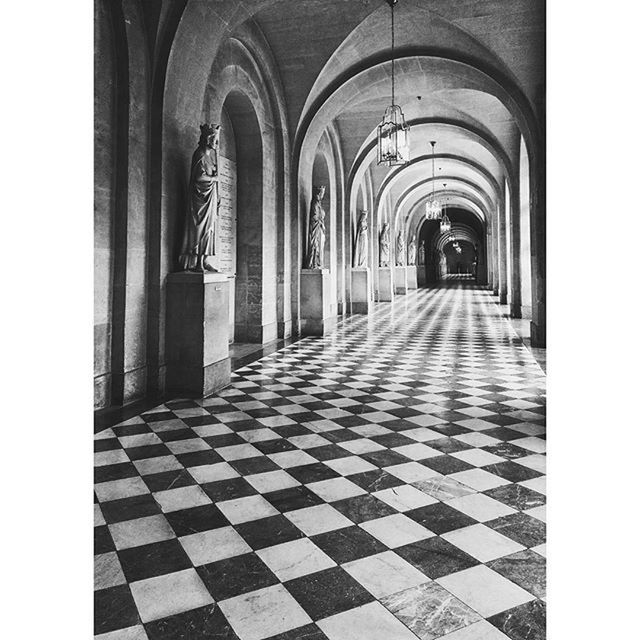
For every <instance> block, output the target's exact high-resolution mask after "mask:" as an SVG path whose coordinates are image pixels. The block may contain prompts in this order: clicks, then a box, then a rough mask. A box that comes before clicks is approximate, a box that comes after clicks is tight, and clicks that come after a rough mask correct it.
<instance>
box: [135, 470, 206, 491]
mask: <svg viewBox="0 0 640 640" xmlns="http://www.w3.org/2000/svg"><path fill="white" fill-rule="evenodd" d="M143 480H144V482H145V484H146V485H147V487H149V491H152V492H154V493H155V492H157V491H167V490H168V489H178V488H179V487H189V486H191V485H194V484H196V481H195V480H194V479H193V478H192V477H191V475H190V474H189V472H188V471H187V470H186V469H174V470H173V471H164V472H162V473H152V474H151V475H148V476H144V477H143Z"/></svg>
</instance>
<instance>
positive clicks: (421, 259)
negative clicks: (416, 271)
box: [418, 240, 426, 264]
mask: <svg viewBox="0 0 640 640" xmlns="http://www.w3.org/2000/svg"><path fill="white" fill-rule="evenodd" d="M425 258H426V256H425V249H424V240H423V241H422V242H421V243H420V248H419V249H418V264H424V263H425Z"/></svg>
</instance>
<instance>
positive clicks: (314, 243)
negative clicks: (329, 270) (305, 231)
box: [305, 185, 325, 269]
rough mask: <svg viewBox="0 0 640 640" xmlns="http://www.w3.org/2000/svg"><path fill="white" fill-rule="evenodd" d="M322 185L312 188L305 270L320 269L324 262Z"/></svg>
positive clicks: (323, 188)
mask: <svg viewBox="0 0 640 640" xmlns="http://www.w3.org/2000/svg"><path fill="white" fill-rule="evenodd" d="M324 190H325V187H324V185H322V186H320V187H314V188H313V200H312V202H311V211H310V213H309V240H308V242H307V259H306V261H305V265H306V268H307V269H322V265H323V262H324V242H325V232H324V215H325V214H324V209H323V208H322V198H324Z"/></svg>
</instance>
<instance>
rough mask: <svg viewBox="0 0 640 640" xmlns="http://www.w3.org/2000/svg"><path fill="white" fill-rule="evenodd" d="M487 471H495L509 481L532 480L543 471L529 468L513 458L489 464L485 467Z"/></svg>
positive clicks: (495, 473)
mask: <svg viewBox="0 0 640 640" xmlns="http://www.w3.org/2000/svg"><path fill="white" fill-rule="evenodd" d="M483 469H484V470H485V471H488V472H489V473H493V474H494V475H496V476H499V477H500V478H504V479H505V480H508V481H509V482H523V481H524V480H532V479H533V478H539V477H540V476H541V475H543V474H542V473H540V472H539V471H535V470H534V469H529V467H525V466H524V465H522V464H518V463H517V462H513V461H512V460H506V461H505V462H498V463H497V464H489V465H487V466H486V467H483Z"/></svg>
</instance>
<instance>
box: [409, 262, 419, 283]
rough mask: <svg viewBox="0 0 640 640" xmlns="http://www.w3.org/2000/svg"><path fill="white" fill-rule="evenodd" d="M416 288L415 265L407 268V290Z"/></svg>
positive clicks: (416, 273) (416, 271) (416, 275)
mask: <svg viewBox="0 0 640 640" xmlns="http://www.w3.org/2000/svg"><path fill="white" fill-rule="evenodd" d="M417 288H418V269H417V267H416V265H415V264H410V265H409V266H407V289H417Z"/></svg>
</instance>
